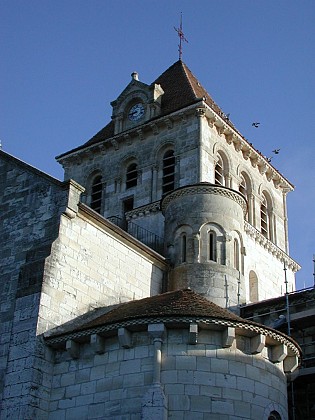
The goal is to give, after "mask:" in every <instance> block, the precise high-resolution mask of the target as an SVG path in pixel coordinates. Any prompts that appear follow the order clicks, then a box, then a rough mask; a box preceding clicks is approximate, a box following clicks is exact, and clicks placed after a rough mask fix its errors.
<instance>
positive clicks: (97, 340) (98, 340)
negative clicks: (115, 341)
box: [90, 334, 105, 354]
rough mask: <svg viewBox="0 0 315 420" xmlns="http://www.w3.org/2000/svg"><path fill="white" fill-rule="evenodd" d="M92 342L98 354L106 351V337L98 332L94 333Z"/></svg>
mask: <svg viewBox="0 0 315 420" xmlns="http://www.w3.org/2000/svg"><path fill="white" fill-rule="evenodd" d="M90 343H91V346H92V348H93V351H94V352H95V353H97V354H102V353H104V351H105V339H104V337H101V336H100V335H98V334H92V335H91V338H90Z"/></svg>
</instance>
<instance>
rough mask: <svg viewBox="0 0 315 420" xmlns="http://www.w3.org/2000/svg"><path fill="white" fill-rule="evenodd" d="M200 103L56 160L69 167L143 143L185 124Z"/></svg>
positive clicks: (151, 120) (153, 119) (200, 101)
mask: <svg viewBox="0 0 315 420" xmlns="http://www.w3.org/2000/svg"><path fill="white" fill-rule="evenodd" d="M200 103H202V99H200V100H198V101H197V102H196V103H194V104H192V105H190V106H188V107H186V108H184V109H180V110H178V111H175V112H172V113H171V114H167V115H165V116H158V117H155V118H152V119H150V120H149V121H146V122H145V123H143V124H141V125H137V126H135V127H133V128H130V129H128V130H124V131H122V132H120V133H118V134H116V135H114V136H112V137H109V138H107V139H104V140H103V141H100V142H99V143H96V144H91V145H89V146H88V145H87V146H85V147H84V145H83V146H82V147H80V148H79V149H75V150H73V151H72V152H71V151H70V152H69V153H67V154H65V155H61V156H60V157H57V158H56V160H57V162H59V163H60V164H61V165H63V166H64V167H67V166H69V164H71V163H80V162H81V161H82V158H89V157H90V158H93V157H94V156H95V154H99V153H102V154H106V151H107V150H108V149H111V148H114V149H115V150H118V149H119V147H120V145H121V144H122V143H126V142H127V144H129V145H130V144H131V143H132V140H133V139H135V138H138V139H140V140H141V141H142V140H143V139H144V134H145V133H152V134H153V135H157V134H158V133H159V130H160V129H161V128H162V127H166V128H167V129H168V130H170V129H171V128H172V127H173V126H174V122H175V121H179V122H180V123H185V121H186V120H187V116H188V115H190V114H193V113H194V111H195V108H196V106H198V104H199V105H200Z"/></svg>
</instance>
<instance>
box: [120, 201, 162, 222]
mask: <svg viewBox="0 0 315 420" xmlns="http://www.w3.org/2000/svg"><path fill="white" fill-rule="evenodd" d="M160 210H161V207H160V201H155V202H153V203H150V204H147V205H145V206H141V207H137V208H136V209H134V210H131V211H128V212H127V213H126V219H127V220H131V219H134V218H136V217H142V216H146V215H148V214H150V213H156V212H159V211H160Z"/></svg>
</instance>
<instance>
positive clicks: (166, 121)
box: [165, 118, 173, 130]
mask: <svg viewBox="0 0 315 420" xmlns="http://www.w3.org/2000/svg"><path fill="white" fill-rule="evenodd" d="M165 124H166V127H167V128H168V130H170V129H171V128H173V121H172V120H171V119H170V118H166V119H165Z"/></svg>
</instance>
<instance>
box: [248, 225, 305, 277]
mask: <svg viewBox="0 0 315 420" xmlns="http://www.w3.org/2000/svg"><path fill="white" fill-rule="evenodd" d="M244 230H245V232H246V233H247V234H248V235H249V236H250V237H251V238H253V239H254V240H255V242H257V243H258V244H259V245H261V246H262V247H263V248H265V249H266V250H267V251H268V252H270V254H272V255H273V256H275V257H276V258H277V259H278V260H280V261H282V262H285V264H286V267H287V268H289V269H290V270H292V271H293V272H294V273H295V272H297V271H299V270H300V268H301V267H300V265H299V264H298V263H296V262H295V261H294V260H293V259H292V258H290V257H289V256H288V254H286V253H285V252H284V251H282V249H280V248H278V247H277V245H275V244H274V243H273V242H271V241H270V240H269V239H267V238H266V237H265V236H264V235H263V234H262V233H261V232H259V230H257V229H256V228H255V227H254V226H252V225H251V224H250V223H248V222H247V221H245V222H244Z"/></svg>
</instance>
